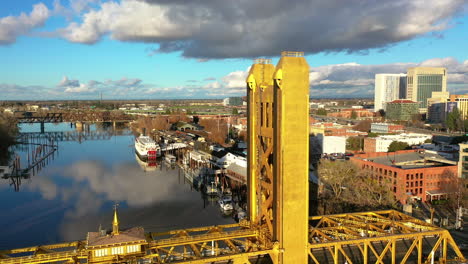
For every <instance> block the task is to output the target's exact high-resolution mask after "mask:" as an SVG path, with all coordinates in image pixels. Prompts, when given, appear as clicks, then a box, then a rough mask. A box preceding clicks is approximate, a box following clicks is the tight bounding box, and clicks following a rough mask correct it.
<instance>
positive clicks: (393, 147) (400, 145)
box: [388, 141, 411, 152]
mask: <svg viewBox="0 0 468 264" xmlns="http://www.w3.org/2000/svg"><path fill="white" fill-rule="evenodd" d="M405 149H411V148H410V146H409V145H408V143H406V142H400V141H393V142H392V143H390V146H388V152H395V151H399V150H405Z"/></svg>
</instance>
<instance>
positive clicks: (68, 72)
mask: <svg viewBox="0 0 468 264" xmlns="http://www.w3.org/2000/svg"><path fill="white" fill-rule="evenodd" d="M434 10H437V12H434ZM467 11H468V5H467V3H466V1H464V0H447V1H443V2H442V1H437V0H433V1H410V0H397V1H392V2H388V3H386V4H385V5H383V4H382V3H381V2H378V1H377V2H376V1H371V0H363V1H359V4H356V3H354V2H351V1H319V0H312V1H305V0H294V1H287V2H285V1H281V0H255V1H229V2H223V3H220V2H218V1H214V0H204V1H177V0H174V1H164V0H112V1H108V0H42V1H40V0H22V1H2V3H0V58H2V63H1V64H0V100H19V99H21V100H52V99H55V100H60V99H69V100H73V99H76V100H78V99H83V100H85V99H99V98H100V93H102V94H103V99H192V98H194V99H204V98H206V99H222V98H226V97H230V96H244V95H245V77H246V74H247V72H248V69H249V67H250V65H251V64H252V59H253V58H258V57H266V58H272V60H273V64H276V62H277V61H278V56H279V55H280V53H281V51H282V50H292V51H304V52H305V54H306V59H307V61H308V63H309V65H310V66H311V70H310V84H311V92H310V96H311V97H312V98H373V97H374V78H375V74H378V73H390V74H399V73H406V72H407V70H408V68H410V67H417V66H430V67H445V68H447V76H448V77H447V90H448V91H449V92H450V93H452V94H464V93H468V52H466V45H467V41H466V33H467V32H468V14H467Z"/></svg>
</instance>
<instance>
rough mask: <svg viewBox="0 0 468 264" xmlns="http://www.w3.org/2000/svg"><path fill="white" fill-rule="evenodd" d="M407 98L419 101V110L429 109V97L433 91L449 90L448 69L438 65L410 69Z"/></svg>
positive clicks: (423, 111)
mask: <svg viewBox="0 0 468 264" xmlns="http://www.w3.org/2000/svg"><path fill="white" fill-rule="evenodd" d="M407 78H408V79H407V87H406V99H408V100H411V101H414V102H418V103H419V112H420V113H425V112H426V111H427V99H428V98H431V96H432V92H446V91H447V70H446V69H445V68H437V67H414V68H409V69H408V74H407Z"/></svg>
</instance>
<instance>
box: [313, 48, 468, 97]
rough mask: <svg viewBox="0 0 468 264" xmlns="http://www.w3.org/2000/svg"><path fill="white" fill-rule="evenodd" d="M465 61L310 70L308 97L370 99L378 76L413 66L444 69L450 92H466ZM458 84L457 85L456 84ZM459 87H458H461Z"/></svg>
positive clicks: (338, 66) (436, 60)
mask: <svg viewBox="0 0 468 264" xmlns="http://www.w3.org/2000/svg"><path fill="white" fill-rule="evenodd" d="M467 62H468V60H467V61H464V62H459V61H457V60H456V59H455V58H452V57H447V58H433V59H429V60H425V61H423V62H421V63H414V62H405V63H391V64H377V65H360V64H357V63H345V64H335V65H325V66H319V67H312V68H311V70H310V74H309V78H310V84H311V87H312V89H311V96H312V97H321V96H328V97H330V96H334V95H335V94H338V95H344V94H350V95H353V96H355V97H362V96H373V92H374V80H375V74H377V73H406V72H407V70H408V68H410V67H416V66H425V67H445V68H447V74H448V78H447V83H448V90H449V91H450V92H456V93H460V92H465V93H466V92H468V67H467V65H468V63H467ZM455 84H459V85H455ZM460 84H461V85H460Z"/></svg>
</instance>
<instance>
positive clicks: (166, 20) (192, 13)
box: [61, 0, 466, 59]
mask: <svg viewBox="0 0 468 264" xmlns="http://www.w3.org/2000/svg"><path fill="white" fill-rule="evenodd" d="M79 2H82V1H79ZM84 2H89V1H84ZM465 4H466V1H465V0H444V1H440V0H394V1H391V2H385V4H383V3H382V2H379V1H373V0H363V1H359V4H356V3H355V2H353V1H345V2H343V1H341V0H329V1H322V0H290V1H284V0H256V1H221V2H220V1H217V0H204V1H180V0H173V1H167V0H146V1H143V0H125V1H123V0H122V1H115V0H114V1H108V2H103V3H101V4H100V7H99V8H97V9H90V10H89V11H88V12H86V13H85V14H84V15H83V16H82V20H81V21H80V22H78V23H77V22H73V23H71V24H70V25H69V26H68V27H66V28H65V29H63V30H62V31H61V33H62V35H63V37H64V38H66V39H68V40H70V41H72V42H79V43H87V44H91V43H95V42H97V41H99V40H100V39H101V38H102V37H103V36H104V35H106V34H109V35H110V37H111V38H112V39H116V40H120V41H134V42H151V43H158V44H159V48H158V51H159V52H173V51H181V52H182V54H183V56H186V57H196V58H201V59H204V58H227V57H258V56H268V55H274V56H276V55H278V54H279V53H280V51H282V50H284V49H285V48H287V49H292V50H301V51H305V52H310V53H316V52H322V51H346V52H360V51H365V50H368V49H372V48H385V47H386V46H388V45H391V44H393V43H398V42H401V41H405V40H409V39H413V38H415V37H418V36H422V35H425V34H427V33H436V34H440V32H441V31H443V30H444V29H446V28H447V27H449V26H451V23H452V21H451V19H452V18H453V17H454V16H456V15H457V14H458V13H461V12H463V7H464V5H465ZM83 10H84V9H83ZM434 10H437V12H435V11H434Z"/></svg>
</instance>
